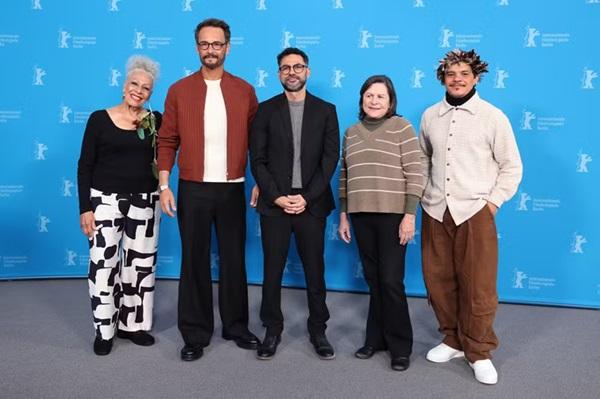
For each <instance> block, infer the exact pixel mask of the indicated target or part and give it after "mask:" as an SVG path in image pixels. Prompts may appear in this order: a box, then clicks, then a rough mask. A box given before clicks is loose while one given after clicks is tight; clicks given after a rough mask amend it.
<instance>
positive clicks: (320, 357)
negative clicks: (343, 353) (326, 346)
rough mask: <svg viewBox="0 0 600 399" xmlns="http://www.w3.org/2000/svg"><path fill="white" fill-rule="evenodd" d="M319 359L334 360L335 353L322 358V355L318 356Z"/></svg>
mask: <svg viewBox="0 0 600 399" xmlns="http://www.w3.org/2000/svg"><path fill="white" fill-rule="evenodd" d="M317 356H318V357H319V359H321V360H333V359H335V353H334V354H333V355H331V356H321V355H317Z"/></svg>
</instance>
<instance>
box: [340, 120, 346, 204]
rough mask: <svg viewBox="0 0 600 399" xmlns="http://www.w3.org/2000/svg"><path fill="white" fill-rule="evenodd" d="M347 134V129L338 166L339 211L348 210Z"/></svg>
mask: <svg viewBox="0 0 600 399" xmlns="http://www.w3.org/2000/svg"><path fill="white" fill-rule="evenodd" d="M347 136H348V129H346V132H345V133H344V137H343V138H342V158H341V167H340V181H339V194H338V197H339V199H340V212H347V211H348V193H347V189H348V186H347V182H348V170H347V169H346V137H347Z"/></svg>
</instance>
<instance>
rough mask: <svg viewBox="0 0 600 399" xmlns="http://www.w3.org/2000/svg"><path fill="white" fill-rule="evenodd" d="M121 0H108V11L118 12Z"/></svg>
mask: <svg viewBox="0 0 600 399" xmlns="http://www.w3.org/2000/svg"><path fill="white" fill-rule="evenodd" d="M121 1H122V0H108V11H110V12H119V11H120V10H119V3H120V2H121Z"/></svg>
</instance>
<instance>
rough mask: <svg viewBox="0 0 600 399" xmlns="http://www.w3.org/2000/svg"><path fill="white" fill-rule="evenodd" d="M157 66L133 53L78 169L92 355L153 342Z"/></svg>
mask: <svg viewBox="0 0 600 399" xmlns="http://www.w3.org/2000/svg"><path fill="white" fill-rule="evenodd" d="M158 71H159V68H158V64H157V63H156V62H155V61H153V60H151V59H150V58H148V57H144V56H139V55H136V56H132V57H130V58H129V60H128V62H127V72H126V73H127V78H126V80H125V83H124V85H123V93H122V101H121V103H120V104H117V105H115V106H113V107H111V108H107V109H102V110H98V111H95V112H93V113H92V114H91V115H90V117H89V120H88V122H87V126H86V128H85V133H84V136H83V143H82V146H81V155H80V158H79V163H78V168H77V183H78V190H79V211H80V225H81V230H82V231H83V233H84V234H85V235H86V236H87V237H88V239H89V245H90V263H89V274H88V282H89V292H90V297H91V300H92V313H93V322H94V328H95V331H96V338H95V341H94V353H96V354H97V355H99V356H102V355H108V354H109V353H110V351H111V349H112V345H113V337H114V335H115V330H116V334H117V336H118V337H119V338H125V339H129V340H131V341H132V342H133V343H134V344H136V345H142V346H149V345H152V344H154V337H152V335H150V334H149V333H148V331H150V329H151V328H152V308H153V301H154V278H155V269H156V257H157V246H158V226H159V222H160V211H159V208H160V207H159V206H158V198H159V195H158V191H157V187H158V181H157V178H156V155H155V154H156V152H155V143H156V135H157V131H158V128H159V127H160V122H161V119H162V116H161V114H160V113H159V112H156V111H154V112H152V111H151V110H147V109H146V108H145V104H146V102H147V101H148V100H149V99H150V96H151V95H152V90H153V88H154V81H155V80H156V78H157V77H158Z"/></svg>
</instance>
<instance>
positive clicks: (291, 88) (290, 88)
mask: <svg viewBox="0 0 600 399" xmlns="http://www.w3.org/2000/svg"><path fill="white" fill-rule="evenodd" d="M296 79H298V83H296V86H292V85H288V84H287V83H286V80H284V81H283V82H281V85H282V86H283V88H284V89H285V91H289V92H291V93H295V92H298V91H300V90H302V89H303V88H304V86H306V79H304V80H301V79H300V78H298V77H297V78H296Z"/></svg>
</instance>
